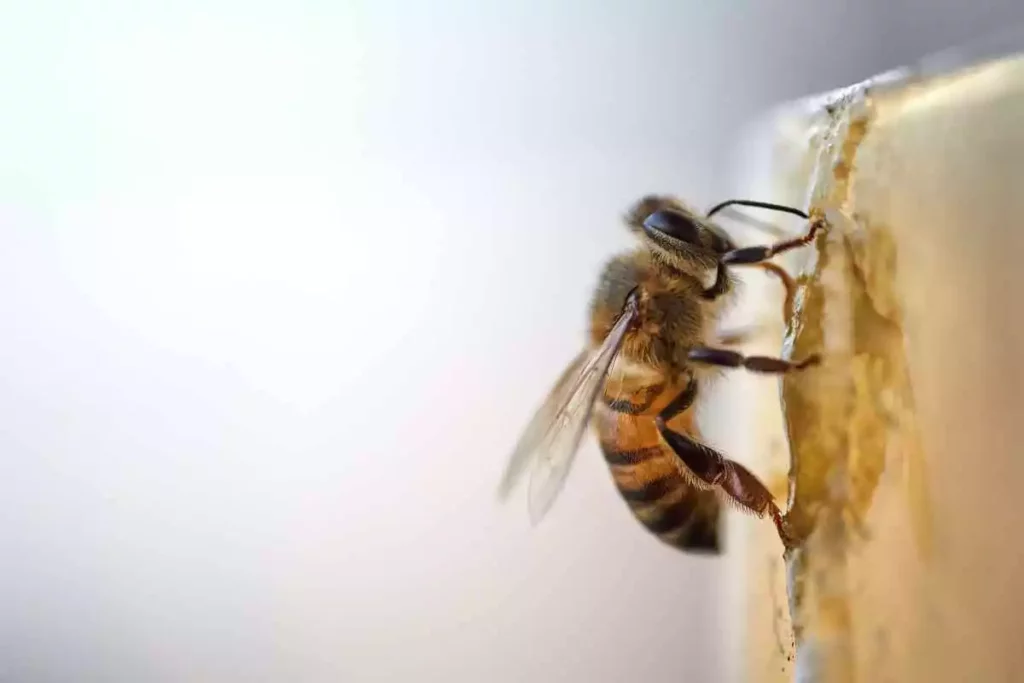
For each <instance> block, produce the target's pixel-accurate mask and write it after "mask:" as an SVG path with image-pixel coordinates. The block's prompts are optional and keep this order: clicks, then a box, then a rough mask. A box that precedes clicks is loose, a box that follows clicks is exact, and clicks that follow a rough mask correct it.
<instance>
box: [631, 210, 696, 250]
mask: <svg viewBox="0 0 1024 683" xmlns="http://www.w3.org/2000/svg"><path fill="white" fill-rule="evenodd" d="M644 230H646V231H647V232H648V233H650V232H660V233H662V234H664V235H668V236H669V237H672V238H674V239H677V240H679V241H680V242H687V243H689V244H700V231H699V230H698V228H697V224H696V223H694V222H693V219H691V218H690V217H689V216H686V215H684V214H682V213H680V212H678V211H672V210H669V209H661V210H659V211H655V212H654V213H652V214H651V215H650V216H648V217H647V218H646V219H645V220H644Z"/></svg>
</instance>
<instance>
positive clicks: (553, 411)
mask: <svg viewBox="0 0 1024 683" xmlns="http://www.w3.org/2000/svg"><path fill="white" fill-rule="evenodd" d="M590 355H591V354H590V352H589V351H581V352H580V353H578V354H577V355H576V358H574V359H573V361H572V362H571V363H569V365H568V366H567V367H566V368H565V370H563V371H562V374H561V376H560V377H559V378H558V381H557V382H555V385H554V386H553V387H551V390H550V391H548V395H547V398H546V399H544V403H543V404H541V406H540V408H538V409H537V412H535V413H534V414H533V417H532V418H530V422H529V424H528V425H527V427H526V429H525V430H523V434H522V436H520V437H519V441H518V442H516V447H515V449H513V451H512V456H511V457H510V458H509V461H508V465H507V466H506V467H505V474H504V475H503V476H502V478H501V484H499V486H498V497H499V498H502V499H504V498H507V497H508V494H509V493H511V492H512V489H513V488H515V486H516V484H518V483H519V480H520V479H521V478H522V475H523V473H524V472H525V471H526V470H527V468H528V467H529V465H530V463H531V456H533V455H535V454H536V453H537V446H538V444H540V441H541V439H542V438H543V437H544V434H545V432H546V431H547V430H548V428H549V427H550V426H551V424H552V422H554V419H555V416H556V415H557V414H558V411H559V409H560V408H561V407H562V405H564V404H565V402H566V399H567V398H568V390H569V389H571V388H572V386H573V385H574V384H575V383H576V381H577V379H578V378H579V376H580V370H581V369H582V368H583V366H584V364H585V363H586V362H587V360H588V359H589V358H590Z"/></svg>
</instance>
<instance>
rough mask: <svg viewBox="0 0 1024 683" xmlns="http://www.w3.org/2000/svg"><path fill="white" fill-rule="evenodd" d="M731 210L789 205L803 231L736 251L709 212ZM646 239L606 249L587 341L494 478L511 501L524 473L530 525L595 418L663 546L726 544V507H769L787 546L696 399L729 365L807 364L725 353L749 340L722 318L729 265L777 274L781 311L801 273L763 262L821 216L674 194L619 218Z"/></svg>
mask: <svg viewBox="0 0 1024 683" xmlns="http://www.w3.org/2000/svg"><path fill="white" fill-rule="evenodd" d="M732 205H738V206H752V207H759V208H764V209H770V210H775V211H780V212H784V213H789V214H794V215H797V216H800V217H802V218H804V219H805V220H808V221H809V224H808V229H807V231H806V233H805V234H804V235H802V236H800V237H798V238H795V239H790V240H784V241H780V242H777V243H775V244H772V245H765V246H752V247H742V248H737V247H736V245H735V244H734V242H733V241H732V240H731V239H730V238H729V236H728V235H727V234H726V233H725V231H723V230H722V229H721V228H720V227H719V226H718V225H716V224H715V223H714V222H712V221H711V216H713V215H714V214H715V213H717V212H718V211H720V210H722V209H724V208H726V207H728V206H732ZM624 220H625V223H626V226H627V227H628V228H629V230H630V231H631V232H632V233H633V234H634V236H636V237H637V238H638V240H639V242H640V244H639V245H638V246H637V247H636V248H634V249H632V250H631V251H628V252H625V253H622V254H619V255H617V256H615V257H614V258H612V259H611V260H610V261H609V262H608V263H607V264H606V266H605V267H604V269H603V272H602V273H601V275H600V278H599V281H598V285H597V288H596V290H595V292H594V295H593V298H592V300H591V303H590V310H589V314H590V329H589V343H588V345H587V348H586V349H585V350H583V351H582V352H580V353H579V354H578V355H577V356H576V358H575V359H573V360H572V362H571V363H569V365H568V367H566V369H565V370H564V372H563V373H562V375H561V376H560V377H559V378H558V380H557V381H556V382H555V384H554V386H553V387H552V388H551V390H550V391H549V393H548V395H547V398H546V400H545V401H544V403H543V404H542V405H541V406H540V408H539V409H538V410H537V412H536V413H535V414H534V416H533V418H532V419H531V421H530V422H529V424H528V425H527V427H526V429H525V430H524V432H523V434H522V436H521V438H520V439H519V441H518V443H517V444H516V446H515V448H514V450H513V452H512V455H511V457H510V458H509V462H508V464H507V467H506V470H505V473H504V476H503V478H502V481H501V485H500V487H499V496H500V497H503V498H504V497H506V496H507V495H508V493H509V492H510V491H511V490H512V488H513V487H514V486H515V484H516V483H517V482H518V480H519V479H521V478H522V475H523V474H524V473H525V472H527V471H530V481H529V485H528V503H529V512H530V516H531V518H532V520H533V522H534V523H535V524H536V523H537V522H539V521H540V520H541V519H542V518H543V517H544V515H545V514H546V513H547V512H548V510H549V509H550V508H551V506H552V504H553V503H554V502H555V500H556V498H557V497H558V494H559V493H560V492H561V491H562V488H563V485H564V483H565V480H566V477H567V476H568V474H569V471H570V468H571V466H572V464H573V462H574V460H575V456H576V452H577V451H578V449H579V445H580V441H581V439H582V438H583V434H584V432H585V431H586V426H587V425H588V424H590V425H592V426H593V429H594V431H595V432H596V435H597V439H598V442H599V445H600V449H601V451H602V453H603V454H604V458H605V460H606V461H607V464H608V467H609V468H610V470H611V474H612V478H613V480H614V482H615V486H616V488H617V489H618V490H619V493H620V494H621V495H622V498H623V499H624V500H625V502H626V503H627V504H628V506H629V508H630V510H631V511H632V513H633V515H634V516H635V517H636V518H637V520H639V522H640V523H641V524H642V525H643V526H644V527H646V529H647V530H648V531H649V532H651V533H652V534H654V535H655V536H657V537H658V538H659V539H661V540H662V541H663V542H665V543H667V544H669V545H670V546H673V547H675V548H678V549H680V550H682V551H685V552H691V553H712V554H717V553H720V552H721V549H722V538H721V531H720V517H721V514H722V507H723V504H731V505H733V506H734V507H737V508H739V509H740V510H743V511H746V512H749V513H752V514H754V515H756V516H758V517H765V516H770V517H771V518H772V520H773V521H774V523H775V526H776V528H777V530H778V533H779V537H780V539H781V540H782V542H783V544H784V545H785V546H786V547H791V545H792V543H793V539H792V537H791V534H790V533H789V530H788V528H787V525H786V522H785V518H784V516H783V514H782V511H781V510H780V509H779V507H778V506H777V505H776V503H775V501H774V499H773V498H772V495H771V493H770V492H769V490H768V488H767V487H766V486H765V485H764V484H763V483H762V482H761V481H760V480H759V479H758V478H757V477H756V476H755V475H754V474H753V473H752V472H751V471H750V470H748V469H747V468H746V467H744V466H743V465H741V464H739V463H737V462H734V461H732V460H729V459H727V458H726V457H725V456H723V455H722V454H721V453H719V452H718V451H716V450H715V449H713V448H711V447H709V446H707V445H705V444H703V443H701V437H700V433H699V431H698V429H697V426H696V424H695V421H694V418H695V410H694V408H695V405H696V401H697V399H698V398H699V396H700V393H701V390H702V389H703V388H704V387H705V386H706V385H707V383H708V382H709V381H711V380H712V379H713V378H714V377H715V376H716V375H718V374H720V372H721V369H722V368H745V369H747V370H751V371H754V372H760V373H774V374H779V373H786V372H795V371H799V370H803V369H805V368H808V367H811V366H813V365H816V364H817V363H819V362H820V357H819V355H817V354H815V355H811V356H809V357H807V358H805V359H802V360H798V361H786V360H782V359H781V358H772V357H766V356H744V355H742V354H740V353H738V352H736V351H733V350H729V349H728V348H723V347H727V346H729V345H734V344H736V343H738V342H741V341H743V339H744V338H745V336H746V335H744V334H743V333H740V334H737V335H723V334H721V333H719V331H718V329H717V328H718V322H719V318H720V317H721V315H722V313H723V312H724V307H725V305H726V304H727V302H728V301H729V300H730V297H731V295H733V294H734V293H735V285H736V280H735V277H734V275H733V274H732V273H731V272H730V268H731V267H733V266H742V265H756V266H759V267H762V268H765V269H767V270H768V271H770V272H771V273H773V274H775V275H776V276H777V277H779V278H780V279H781V280H782V283H783V285H784V286H785V287H786V307H787V309H788V308H790V307H791V306H792V299H793V289H794V283H793V280H792V279H791V278H790V277H789V276H788V275H787V274H786V272H785V271H784V270H783V269H781V268H780V267H778V266H776V265H774V264H771V263H769V262H768V259H770V258H771V257H773V256H774V255H776V254H779V253H782V252H785V251H788V250H791V249H795V248H797V247H800V246H802V245H806V244H809V243H810V242H812V241H813V240H814V238H815V236H816V235H817V234H818V231H819V230H821V229H823V228H824V227H825V224H824V220H823V219H821V218H817V217H816V218H814V219H811V218H810V217H809V216H808V215H807V214H806V213H805V212H803V211H801V210H799V209H795V208H791V207H787V206H781V205H778V204H770V203H767V202H757V201H751V200H730V201H727V202H723V203H721V204H719V205H717V206H715V207H714V208H713V209H711V210H710V211H709V212H708V213H707V214H706V215H705V216H703V217H702V216H700V215H699V214H698V213H697V212H696V211H694V210H692V209H691V208H689V207H688V206H686V205H685V204H684V203H683V202H682V201H680V200H679V199H677V198H675V197H671V196H658V195H649V196H646V197H643V198H642V199H640V200H639V201H638V202H636V204H634V205H633V206H632V207H631V208H630V209H629V211H628V212H627V213H626V215H625V217H624Z"/></svg>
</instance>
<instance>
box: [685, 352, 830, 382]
mask: <svg viewBox="0 0 1024 683" xmlns="http://www.w3.org/2000/svg"><path fill="white" fill-rule="evenodd" d="M687 360H688V361H689V362H691V363H703V364H704V365H717V366H719V367H723V368H745V369H747V370H751V371H753V372H761V373H765V374H771V375H781V374H785V373H787V372H795V371H797V370H803V369H805V368H809V367H812V366H814V365H817V364H819V363H820V362H821V356H819V355H818V354H816V353H814V354H811V355H810V356H808V357H807V358H804V359H803V360H798V361H789V360H783V359H782V358H772V357H771V356H744V355H743V354H742V353H737V352H736V351H730V350H728V349H716V348H711V347H708V346H697V347H694V348H692V349H690V352H689V353H688V354H687Z"/></svg>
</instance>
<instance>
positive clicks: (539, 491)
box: [528, 306, 637, 524]
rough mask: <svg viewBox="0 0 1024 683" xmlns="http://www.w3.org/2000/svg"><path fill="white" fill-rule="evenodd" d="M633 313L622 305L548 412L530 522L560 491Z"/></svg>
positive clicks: (534, 476) (532, 477) (532, 480)
mask: <svg viewBox="0 0 1024 683" xmlns="http://www.w3.org/2000/svg"><path fill="white" fill-rule="evenodd" d="M636 315H637V309H636V308H635V307H634V306H627V307H626V310H625V311H624V312H623V314H622V315H621V316H620V317H619V320H618V322H616V323H615V326H614V327H612V330H611V332H609V333H608V336H607V337H605V340H604V341H603V342H602V343H601V346H600V348H598V349H597V350H596V351H594V352H593V353H592V354H591V355H590V358H589V359H588V361H587V363H586V364H585V365H584V366H583V368H582V369H581V370H580V373H579V375H578V376H577V377H575V378H574V381H573V382H572V383H571V384H570V385H569V388H567V390H566V394H565V396H564V398H563V400H562V401H561V402H560V404H559V405H558V408H557V410H556V412H555V413H554V415H552V416H551V422H550V423H548V426H547V429H546V430H545V431H544V433H543V436H542V437H541V441H540V443H539V444H538V455H537V459H536V461H535V463H534V466H533V472H532V473H531V475H530V486H529V492H528V499H529V508H530V518H531V520H532V521H533V523H534V524H537V523H538V522H539V521H540V520H541V518H543V517H544V515H545V514H547V512H548V510H550V509H551V505H552V504H553V503H554V502H555V499H556V498H557V497H558V494H559V493H560V492H561V491H562V486H563V485H564V484H565V480H566V478H567V477H568V475H569V470H570V469H571V467H572V463H573V461H574V460H575V457H576V452H577V451H578V450H579V445H580V440H581V439H582V438H583V432H584V431H585V430H586V428H587V423H588V422H590V413H591V411H592V410H593V408H594V402H595V401H596V400H597V396H598V393H600V391H601V387H602V386H603V384H604V378H605V376H606V375H607V374H608V368H609V367H610V366H611V364H612V361H613V360H614V359H615V356H616V355H617V354H618V352H619V348H620V347H621V346H622V342H623V340H624V339H625V338H626V330H628V329H629V326H630V325H631V324H632V322H633V321H634V319H635V318H636Z"/></svg>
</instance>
